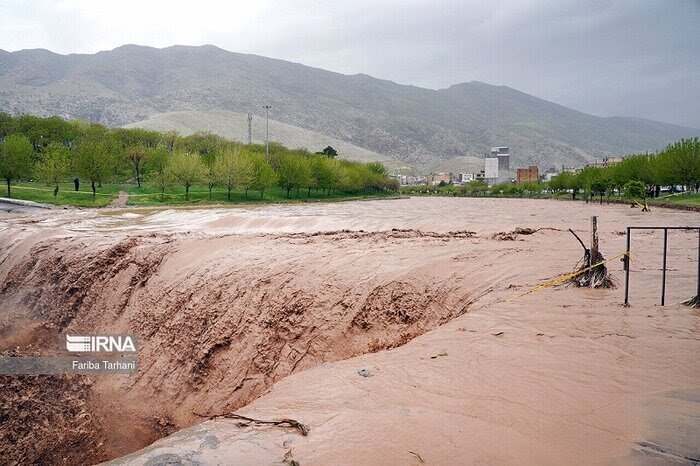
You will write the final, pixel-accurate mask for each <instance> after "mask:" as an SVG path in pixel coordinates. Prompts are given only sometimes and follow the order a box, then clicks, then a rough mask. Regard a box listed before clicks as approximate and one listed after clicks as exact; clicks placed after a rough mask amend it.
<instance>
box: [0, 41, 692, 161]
mask: <svg viewBox="0 0 700 466" xmlns="http://www.w3.org/2000/svg"><path fill="white" fill-rule="evenodd" d="M264 104H270V105H272V110H271V113H270V115H271V117H272V118H274V119H275V120H277V121H279V122H281V123H285V124H288V125H291V126H293V127H297V128H301V129H304V130H308V131H311V132H313V133H314V134H321V135H325V136H327V137H330V138H333V139H336V140H340V141H344V142H346V143H349V144H352V145H353V146H356V147H359V148H363V149H366V150H368V151H370V152H374V153H377V154H382V156H386V157H390V158H392V159H396V160H398V161H399V162H400V163H401V164H409V165H413V166H415V167H419V168H422V169H438V168H439V167H454V166H457V167H460V166H462V164H463V162H466V161H470V160H471V161H473V160H474V159H473V158H472V157H479V156H480V155H482V154H483V153H484V152H485V151H486V150H488V148H489V147H491V146H496V145H508V146H510V147H511V153H512V158H513V161H512V163H513V164H514V165H525V164H529V163H537V164H539V165H541V166H544V167H546V166H556V165H560V164H566V165H580V164H583V163H585V162H587V161H589V160H591V159H594V158H600V157H604V156H607V155H612V154H627V153H633V152H643V151H647V150H652V151H653V150H657V149H661V148H663V147H664V146H665V145H666V144H668V143H669V142H671V141H674V140H677V139H680V138H682V137H690V136H696V135H698V134H700V130H697V129H691V128H684V127H679V126H674V125H669V124H664V123H659V122H654V121H649V120H642V119H636V118H621V117H615V118H600V117H596V116H592V115H588V114H584V113H581V112H577V111H574V110H571V109H568V108H566V107H563V106H561V105H557V104H554V103H551V102H547V101H545V100H542V99H538V98H536V97H533V96H531V95H528V94H525V93H522V92H519V91H517V90H515V89H511V88H508V87H504V86H492V85H489V84H484V83H480V82H469V83H462V84H457V85H454V86H452V87H450V88H447V89H440V90H431V89H423V88H419V87H415V86H406V85H399V84H396V83H393V82H390V81H385V80H380V79H375V78H372V77H370V76H367V75H362V74H358V75H352V76H348V75H343V74H339V73H333V72H330V71H325V70H321V69H317V68H311V67H308V66H304V65H301V64H297V63H291V62H287V61H283V60H276V59H271V58H265V57H260V56H256V55H246V54H239V53H232V52H228V51H225V50H222V49H220V48H217V47H214V46H201V47H189V46H173V47H168V48H164V49H155V48H151V47H141V46H134V45H128V46H122V47H119V48H117V49H114V50H111V51H107V52H99V53H96V54H92V55H82V54H71V55H58V54H55V53H52V52H49V51H46V50H22V51H18V52H12V53H8V52H4V51H0V110H2V111H8V112H10V113H14V114H16V113H33V114H38V115H48V114H56V115H61V116H65V117H72V118H87V119H90V120H94V121H99V122H101V123H105V124H107V125H111V126H121V125H125V124H130V123H136V122H140V121H142V120H146V119H148V118H149V117H153V116H155V115H158V114H161V113H168V112H174V111H196V112H209V111H230V112H238V113H245V112H247V111H252V112H253V113H254V114H255V115H256V116H257V117H258V118H259V117H260V116H262V115H264V112H263V111H262V108H261V106H262V105H264ZM189 115H190V116H191V117H192V118H195V119H196V118H199V117H200V116H201V114H199V113H191V114H189ZM158 118H160V117H158ZM186 124H187V125H193V126H194V125H197V124H198V123H197V122H196V120H193V121H192V122H187V123H186ZM161 129H164V128H161Z"/></svg>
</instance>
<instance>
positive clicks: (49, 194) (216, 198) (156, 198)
mask: <svg viewBox="0 0 700 466" xmlns="http://www.w3.org/2000/svg"><path fill="white" fill-rule="evenodd" d="M119 191H125V192H127V193H128V194H129V200H128V202H127V204H128V205H134V206H154V205H156V206H157V205H207V204H241V203H247V204H259V203H270V202H307V201H339V200H348V199H362V198H377V197H388V196H390V195H392V193H388V192H380V193H374V194H367V195H363V194H358V193H353V192H343V191H341V192H333V193H331V194H323V193H322V192H321V191H318V192H316V191H314V190H311V194H310V195H309V192H308V190H307V189H302V190H300V191H299V198H297V197H296V191H295V190H292V192H291V193H290V196H291V198H290V199H287V194H286V191H285V190H283V189H282V188H279V187H273V188H269V189H267V190H265V193H264V197H263V198H262V199H261V197H260V192H259V191H249V192H248V197H247V198H246V196H245V193H244V192H243V191H241V190H234V191H232V192H231V200H230V201H229V200H228V195H227V190H226V189H225V188H220V187H216V188H214V189H213V190H212V195H211V199H210V198H209V191H208V190H207V187H206V186H205V185H195V186H192V187H191V188H190V195H189V200H186V199H185V190H184V188H179V189H175V190H172V189H171V190H170V191H169V192H166V193H165V194H164V195H163V197H162V199H161V194H160V190H159V189H158V188H157V187H156V186H150V185H147V184H144V185H143V186H142V187H141V188H139V187H138V186H136V185H135V184H111V183H110V184H106V183H105V184H103V185H102V187H101V188H98V189H97V195H96V196H95V200H94V201H93V200H92V191H91V190H90V186H89V185H81V186H80V191H77V192H76V191H75V190H74V186H73V183H61V184H60V185H59V191H58V195H57V196H56V197H55V198H54V196H53V188H52V187H51V186H47V185H46V184H44V183H36V182H26V183H16V184H13V185H12V198H13V199H23V200H28V201H34V202H40V203H43V204H56V205H70V206H75V207H104V206H107V205H109V204H110V203H111V202H112V201H113V200H114V199H116V198H117V196H118V195H119ZM3 194H4V195H6V194H7V193H6V192H5V193H3Z"/></svg>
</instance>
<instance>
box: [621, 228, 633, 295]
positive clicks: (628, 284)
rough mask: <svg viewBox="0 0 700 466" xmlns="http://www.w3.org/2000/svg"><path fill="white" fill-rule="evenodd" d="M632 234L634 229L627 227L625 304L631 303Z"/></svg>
mask: <svg viewBox="0 0 700 466" xmlns="http://www.w3.org/2000/svg"><path fill="white" fill-rule="evenodd" d="M631 234H632V229H631V228H630V227H627V249H626V250H625V257H624V258H623V259H624V262H623V263H624V266H625V306H628V305H629V291H630V244H631V243H630V240H631V238H630V236H631Z"/></svg>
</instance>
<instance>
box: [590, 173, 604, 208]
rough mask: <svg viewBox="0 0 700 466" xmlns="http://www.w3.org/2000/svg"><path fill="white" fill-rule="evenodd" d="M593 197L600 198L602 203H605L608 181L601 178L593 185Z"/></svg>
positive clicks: (591, 188)
mask: <svg viewBox="0 0 700 466" xmlns="http://www.w3.org/2000/svg"><path fill="white" fill-rule="evenodd" d="M590 190H591V197H592V196H600V203H601V204H602V203H603V196H604V195H605V193H606V192H607V190H608V180H606V179H603V178H600V179H597V180H595V181H594V182H593V183H591V186H590Z"/></svg>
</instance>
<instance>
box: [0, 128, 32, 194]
mask: <svg viewBox="0 0 700 466" xmlns="http://www.w3.org/2000/svg"><path fill="white" fill-rule="evenodd" d="M32 155H34V150H33V149H32V144H31V143H30V142H29V139H27V138H26V137H24V136H22V135H20V134H13V135H10V136H7V137H6V138H5V140H4V141H3V142H2V143H1V144H0V177H2V178H4V179H5V181H7V197H12V192H11V191H10V185H11V183H12V180H17V179H20V178H23V177H26V176H29V174H30V172H31V166H32Z"/></svg>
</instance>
